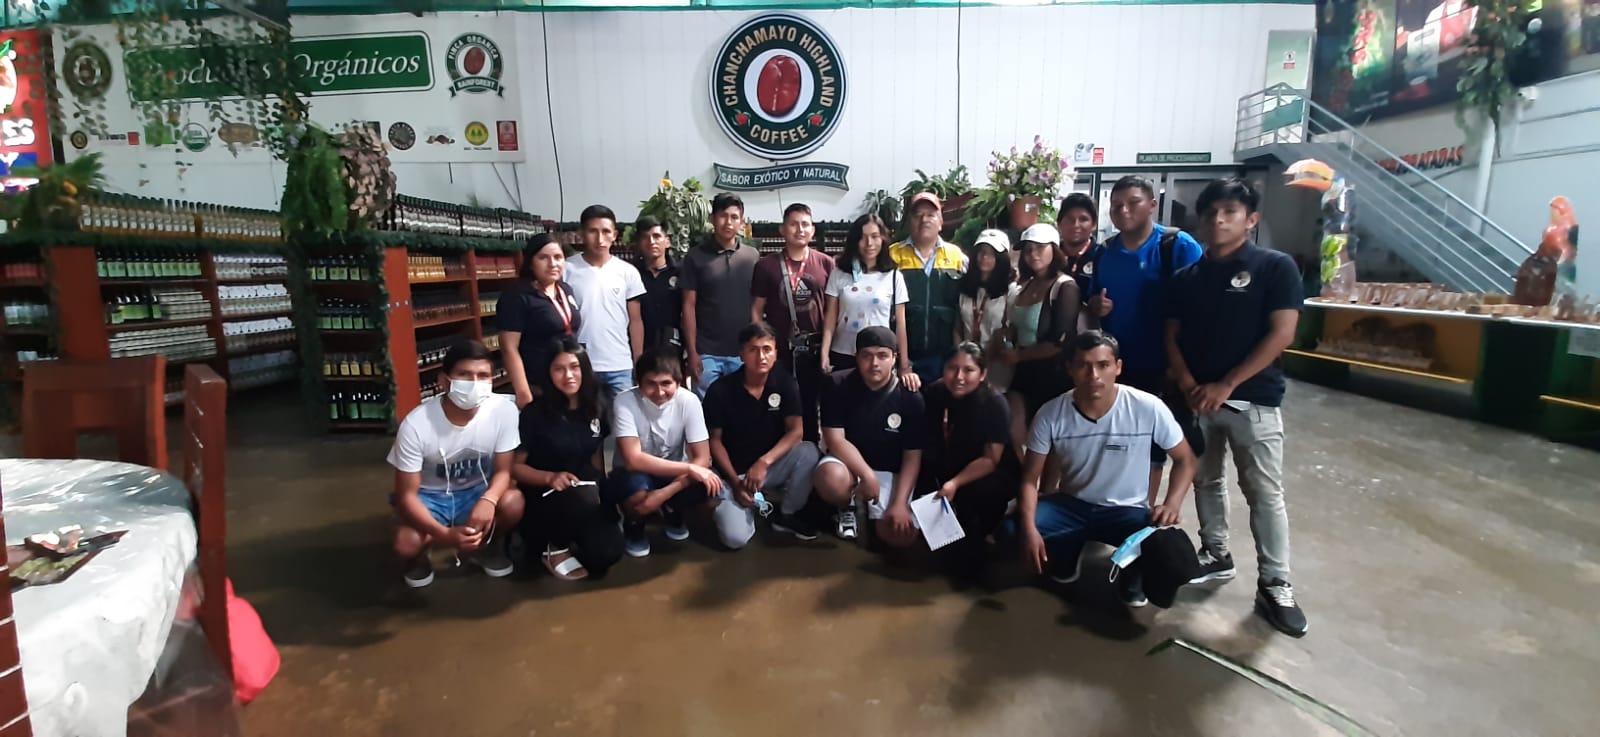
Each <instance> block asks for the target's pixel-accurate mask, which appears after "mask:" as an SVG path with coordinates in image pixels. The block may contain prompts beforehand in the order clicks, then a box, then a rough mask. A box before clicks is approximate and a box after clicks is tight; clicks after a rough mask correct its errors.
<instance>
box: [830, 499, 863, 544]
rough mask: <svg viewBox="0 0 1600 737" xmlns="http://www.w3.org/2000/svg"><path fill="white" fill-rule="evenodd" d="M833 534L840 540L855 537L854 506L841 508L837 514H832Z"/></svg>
mask: <svg viewBox="0 0 1600 737" xmlns="http://www.w3.org/2000/svg"><path fill="white" fill-rule="evenodd" d="M833 534H835V535H838V536H839V539H840V540H854V539H856V537H857V536H858V535H857V533H856V510H855V507H853V506H852V507H847V508H845V509H841V510H839V513H838V514H836V515H834V517H833Z"/></svg>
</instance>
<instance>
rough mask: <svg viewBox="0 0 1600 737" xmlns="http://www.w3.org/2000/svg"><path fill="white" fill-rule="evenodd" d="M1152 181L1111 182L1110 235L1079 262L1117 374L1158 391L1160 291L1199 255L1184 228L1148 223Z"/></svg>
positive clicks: (1154, 455) (1154, 457)
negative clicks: (1118, 365) (1110, 340)
mask: <svg viewBox="0 0 1600 737" xmlns="http://www.w3.org/2000/svg"><path fill="white" fill-rule="evenodd" d="M1157 204H1158V201H1157V200H1156V190H1155V186H1154V185H1152V184H1151V183H1150V180H1148V179H1145V178H1144V177H1141V176H1137V175H1133V174H1130V175H1128V176H1125V177H1123V178H1121V179H1118V180H1117V183H1116V184H1114V185H1112V187H1111V224H1112V225H1115V226H1116V227H1117V234H1116V235H1114V236H1111V239H1110V240H1108V241H1106V242H1105V244H1104V245H1102V246H1101V247H1100V248H1098V249H1096V253H1095V256H1094V258H1093V260H1092V261H1090V262H1088V263H1085V264H1083V265H1082V266H1081V267H1080V268H1081V270H1082V271H1083V274H1084V276H1085V277H1086V279H1083V280H1082V281H1080V286H1082V282H1083V281H1086V282H1088V289H1087V290H1086V291H1085V292H1084V294H1085V295H1087V296H1086V297H1085V299H1086V300H1087V301H1086V305H1087V308H1088V310H1089V314H1090V315H1093V316H1094V317H1095V318H1096V319H1098V320H1099V321H1100V329H1101V330H1104V331H1105V332H1107V333H1110V334H1111V335H1112V337H1115V338H1116V339H1117V343H1118V345H1120V346H1121V354H1122V378H1121V382H1122V383H1123V384H1127V385H1128V386H1131V387H1134V388H1137V389H1142V390H1144V391H1147V392H1149V393H1151V394H1154V395H1156V396H1158V397H1159V396H1161V395H1162V393H1163V391H1164V390H1165V388H1166V377H1167V349H1166V339H1165V337H1164V333H1165V320H1166V314H1167V313H1166V300H1167V292H1168V288H1169V286H1170V282H1171V281H1172V275H1173V274H1174V273H1176V272H1177V271H1178V270H1179V269H1182V268H1183V267H1185V266H1188V265H1190V264H1192V263H1194V262H1196V261H1199V260H1200V244H1199V243H1198V242H1196V241H1195V239H1194V238H1191V237H1190V236H1189V234H1188V233H1184V232H1183V231H1180V230H1178V229H1177V228H1170V227H1167V226H1164V225H1159V224H1157V223H1156V221H1155V216H1156V207H1157ZM1165 464H1166V453H1164V452H1162V450H1161V449H1160V448H1152V450H1151V456H1150V488H1151V490H1152V491H1153V490H1155V489H1158V488H1160V486H1161V469H1162V466H1163V465H1165Z"/></svg>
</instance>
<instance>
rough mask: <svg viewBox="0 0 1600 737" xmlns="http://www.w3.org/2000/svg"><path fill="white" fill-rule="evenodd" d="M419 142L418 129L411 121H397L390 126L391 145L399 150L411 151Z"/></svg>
mask: <svg viewBox="0 0 1600 737" xmlns="http://www.w3.org/2000/svg"><path fill="white" fill-rule="evenodd" d="M416 144H417V129H415V128H412V127H411V124H410V123H395V124H393V125H391V126H389V145H390V146H394V147H395V150H397V151H409V150H411V147H412V146H415V145H416Z"/></svg>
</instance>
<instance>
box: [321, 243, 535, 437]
mask: <svg viewBox="0 0 1600 737" xmlns="http://www.w3.org/2000/svg"><path fill="white" fill-rule="evenodd" d="M298 245H299V246H300V247H301V248H302V249H303V252H304V255H305V258H306V260H307V264H308V265H309V267H310V269H311V276H312V278H310V279H307V280H306V289H307V292H308V294H307V296H306V298H305V301H306V304H307V305H308V307H309V308H310V309H311V310H312V311H317V310H318V309H321V310H322V311H324V312H329V311H339V310H346V311H348V310H356V311H357V312H359V313H361V314H365V315H370V316H371V318H372V327H370V328H354V329H344V328H342V327H340V328H321V327H319V326H318V321H312V322H310V323H309V324H303V325H302V328H301V336H302V343H303V344H304V345H305V346H306V350H307V354H306V363H307V364H308V365H310V366H312V367H313V370H312V371H311V372H310V373H311V375H312V376H313V377H314V384H315V385H314V387H313V390H312V395H313V396H315V397H319V398H321V401H320V404H319V406H317V407H316V408H315V409H314V412H315V413H316V414H317V415H319V416H320V417H323V418H326V420H327V427H328V429H329V430H332V431H388V430H390V429H392V427H393V426H394V424H396V423H397V422H398V421H399V420H400V419H401V418H404V417H405V415H406V413H408V412H410V411H411V410H412V409H414V408H415V407H416V406H417V405H418V404H420V403H421V402H422V400H423V399H424V398H425V397H426V396H429V394H430V392H431V391H432V389H433V387H434V386H435V383H436V380H437V376H438V372H439V370H440V369H441V368H442V365H441V364H440V363H439V361H438V360H437V358H432V359H431V360H427V361H426V362H424V361H423V360H420V359H419V348H420V350H421V351H422V352H423V353H425V354H426V353H433V352H437V351H439V350H440V349H442V348H443V347H444V346H447V345H448V344H449V343H450V342H451V341H452V340H454V339H460V338H471V339H474V340H483V341H485V342H486V343H489V344H490V346H491V348H494V347H496V346H497V345H498V339H497V336H496V335H495V330H494V323H493V322H492V320H493V318H494V315H493V314H492V313H491V314H487V315H486V314H483V309H482V306H481V304H480V300H481V299H483V296H484V295H486V294H494V293H496V292H498V291H499V290H500V289H502V288H507V287H509V286H510V285H511V284H513V283H514V282H515V280H516V273H515V261H516V255H517V254H518V253H519V252H520V250H521V248H522V244H521V243H520V242H517V241H511V240H488V239H481V238H471V239H469V238H450V237H444V236H437V235H426V236H424V235H414V234H409V233H402V232H377V233H370V234H366V235H363V236H352V237H348V238H345V239H343V240H340V241H338V242H331V241H302V242H300V243H299V244H298ZM418 256H423V257H430V258H432V259H435V260H436V261H435V265H437V264H438V263H439V262H438V261H437V260H440V259H442V265H443V268H444V269H446V270H447V273H448V275H447V276H442V277H440V276H419V275H418V274H417V273H416V270H417V265H416V260H415V258H414V257H418ZM324 263H339V264H343V265H344V267H343V268H344V272H342V273H343V275H344V277H345V278H342V279H333V278H327V279H319V278H316V277H317V276H318V275H319V273H323V272H322V271H321V270H319V266H318V265H319V264H324ZM350 264H359V266H358V271H360V273H358V274H356V276H358V277H361V276H364V277H365V278H364V279H363V278H355V279H352V278H349V277H350V273H349V265H350ZM328 273H330V274H331V273H332V272H331V271H330V272H328ZM319 306H320V307H319ZM435 313H438V314H435ZM349 354H356V355H359V356H364V357H369V358H370V359H372V361H373V363H374V366H375V367H376V368H377V369H378V370H377V371H376V373H375V375H372V376H345V375H339V374H338V372H337V371H335V370H334V369H333V368H332V366H333V365H336V364H337V363H338V362H337V361H336V360H334V358H335V357H338V356H344V355H349ZM324 364H327V365H328V367H329V368H328V369H326V370H324V369H323V368H322V366H323V365H324ZM501 365H502V364H501V363H500V361H499V359H498V356H497V357H496V367H497V369H499V368H500V366H501ZM509 383H510V380H509V377H504V376H501V377H497V379H496V381H495V385H496V386H497V387H503V386H506V385H508V384H509ZM352 397H355V398H356V399H355V400H354V404H355V405H356V406H355V407H354V408H352V407H351V406H350V405H351V403H352V399H351V398H352ZM374 405H381V407H378V406H374ZM352 409H353V410H354V411H353V412H352ZM369 413H370V414H372V415H373V416H372V417H370V418H369V417H368V416H367V415H368V414H369Z"/></svg>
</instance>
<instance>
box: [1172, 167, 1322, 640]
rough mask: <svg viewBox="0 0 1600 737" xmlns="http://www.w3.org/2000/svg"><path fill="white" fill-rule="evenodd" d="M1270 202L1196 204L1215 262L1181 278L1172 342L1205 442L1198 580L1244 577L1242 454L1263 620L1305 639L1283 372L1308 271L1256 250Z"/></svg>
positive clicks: (1232, 194) (1216, 198) (1210, 191)
mask: <svg viewBox="0 0 1600 737" xmlns="http://www.w3.org/2000/svg"><path fill="white" fill-rule="evenodd" d="M1260 201H1261V200H1260V196H1259V195H1257V194H1256V192H1255V190H1254V189H1253V188H1251V187H1250V185H1249V184H1247V183H1245V182H1244V181H1241V180H1239V179H1219V180H1217V181H1214V182H1212V183H1211V184H1209V185H1207V186H1206V188H1205V190H1204V191H1202V192H1201V193H1200V197H1199V199H1198V201H1197V202H1196V204H1197V209H1198V210H1199V212H1200V216H1201V217H1202V218H1204V219H1205V222H1206V223H1207V225H1208V226H1209V229H1210V231H1211V237H1210V239H1209V240H1210V244H1209V246H1208V247H1207V249H1206V254H1205V258H1204V259H1202V260H1201V261H1200V262H1199V263H1197V264H1195V265H1194V266H1191V267H1189V268H1187V269H1184V270H1182V271H1179V272H1178V273H1177V274H1176V275H1174V276H1173V279H1172V291H1171V294H1170V295H1169V299H1168V301H1167V340H1166V344H1167V354H1168V357H1169V358H1170V360H1171V361H1172V373H1173V376H1174V377H1175V378H1176V380H1177V383H1178V389H1179V390H1180V391H1182V392H1183V396H1184V398H1185V399H1186V400H1187V401H1188V404H1189V406H1190V407H1191V408H1192V409H1193V410H1194V412H1195V415H1196V416H1197V418H1198V420H1199V425H1200V431H1201V432H1202V433H1204V435H1205V452H1204V453H1203V454H1202V455H1201V456H1200V470H1199V472H1198V473H1197V474H1196V475H1195V512H1196V513H1197V514H1198V516H1199V518H1200V541H1201V548H1200V569H1201V573H1200V575H1199V576H1198V577H1196V578H1195V579H1194V580H1193V581H1192V583H1201V582H1204V581H1212V580H1226V579H1231V578H1233V577H1234V567H1233V556H1231V555H1229V554H1228V490H1227V488H1226V487H1225V486H1224V485H1223V479H1224V477H1225V475H1226V470H1225V468H1224V464H1223V460H1224V458H1225V456H1226V455H1227V453H1228V450H1229V449H1232V450H1233V456H1234V464H1235V465H1236V466H1238V469H1239V488H1240V490H1241V491H1243V492H1244V498H1245V501H1246V502H1248V503H1249V505H1250V531H1251V533H1252V534H1253V535H1254V536H1255V542H1256V574H1257V576H1258V580H1259V582H1258V584H1257V588H1256V611H1257V612H1258V613H1260V614H1261V616H1262V617H1264V618H1266V620H1267V621H1268V622H1271V623H1272V625H1273V626H1274V627H1276V628H1278V630H1279V631H1281V632H1283V633H1285V634H1288V635H1291V636H1294V637H1300V636H1302V635H1304V634H1305V633H1306V617H1305V614H1304V613H1303V612H1302V611H1301V610H1300V607H1299V605H1298V604H1296V603H1295V597H1294V589H1293V588H1292V587H1291V586H1290V585H1289V515H1288V512H1287V511H1286V510H1285V508H1284V503H1283V416H1282V414H1281V413H1280V412H1279V407H1280V406H1281V405H1282V404H1283V393H1284V379H1283V369H1282V368H1280V367H1279V366H1278V356H1279V355H1280V354H1282V353H1283V349H1285V348H1288V347H1289V344H1290V343H1292V342H1293V341H1294V331H1295V325H1296V323H1298V322H1299V319H1300V301H1301V291H1300V273H1299V270H1298V269H1297V268H1295V264H1294V261H1293V260H1292V259H1290V258H1289V256H1287V255H1285V254H1282V253H1279V252H1277V251H1272V250H1268V249H1265V248H1261V247H1260V246H1257V245H1256V244H1254V243H1252V242H1251V241H1250V231H1251V229H1252V228H1254V227H1255V225H1256V223H1257V222H1258V221H1260V219H1261V216H1260V215H1259V214H1258V213H1257V212H1256V208H1257V206H1259V204H1260Z"/></svg>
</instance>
